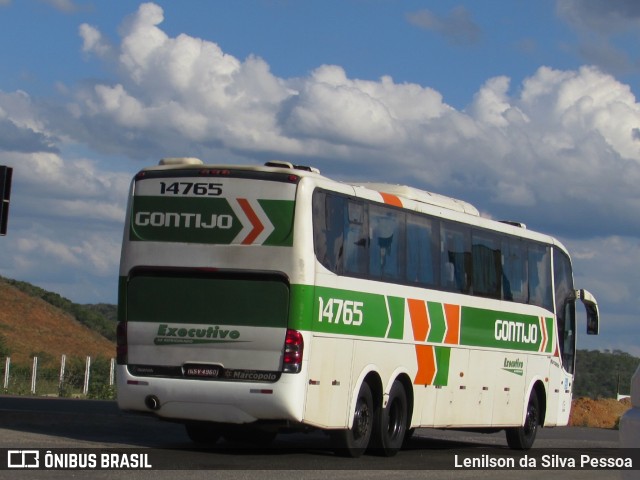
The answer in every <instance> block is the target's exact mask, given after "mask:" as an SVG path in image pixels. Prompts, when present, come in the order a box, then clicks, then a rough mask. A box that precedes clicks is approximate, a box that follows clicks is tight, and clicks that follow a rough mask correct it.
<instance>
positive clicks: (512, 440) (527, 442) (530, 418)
mask: <svg viewBox="0 0 640 480" xmlns="http://www.w3.org/2000/svg"><path fill="white" fill-rule="evenodd" d="M539 425H540V407H539V402H538V395H537V394H536V392H535V390H534V391H533V392H531V397H529V404H528V405H527V414H526V416H525V419H524V425H522V426H521V427H514V428H507V430H506V433H507V445H509V448H512V449H514V450H529V449H530V448H531V447H532V446H533V442H534V441H535V439H536V435H537V433H538V427H539Z"/></svg>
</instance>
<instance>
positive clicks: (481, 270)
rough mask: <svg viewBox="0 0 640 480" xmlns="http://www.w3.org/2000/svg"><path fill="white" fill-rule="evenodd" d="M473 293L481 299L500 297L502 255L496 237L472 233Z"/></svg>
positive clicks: (498, 240)
mask: <svg viewBox="0 0 640 480" xmlns="http://www.w3.org/2000/svg"><path fill="white" fill-rule="evenodd" d="M471 255H472V259H473V265H472V271H473V283H472V284H473V293H474V294H475V295H479V296H481V297H489V298H497V299H499V298H501V297H502V258H501V257H502V254H501V250H500V239H499V238H498V236H497V235H491V234H490V233H486V232H481V231H478V230H474V231H472V244H471Z"/></svg>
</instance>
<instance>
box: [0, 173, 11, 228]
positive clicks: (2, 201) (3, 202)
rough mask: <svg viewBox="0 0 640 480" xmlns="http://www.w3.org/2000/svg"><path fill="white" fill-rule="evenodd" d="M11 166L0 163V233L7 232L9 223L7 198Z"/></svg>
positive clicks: (9, 194) (9, 195) (9, 188)
mask: <svg viewBox="0 0 640 480" xmlns="http://www.w3.org/2000/svg"><path fill="white" fill-rule="evenodd" d="M12 176H13V168H11V167H5V166H4V165H0V235H6V234H7V225H8V223H9V198H10V197H11V177H12Z"/></svg>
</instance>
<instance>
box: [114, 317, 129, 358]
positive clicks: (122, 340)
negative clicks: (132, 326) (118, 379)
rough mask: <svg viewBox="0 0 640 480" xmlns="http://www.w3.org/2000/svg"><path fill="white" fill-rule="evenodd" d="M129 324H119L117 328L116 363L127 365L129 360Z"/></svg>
mask: <svg viewBox="0 0 640 480" xmlns="http://www.w3.org/2000/svg"><path fill="white" fill-rule="evenodd" d="M128 353H129V352H128V347H127V322H118V326H117V327H116V362H117V363H118V365H126V364H127V360H128V356H129V355H128Z"/></svg>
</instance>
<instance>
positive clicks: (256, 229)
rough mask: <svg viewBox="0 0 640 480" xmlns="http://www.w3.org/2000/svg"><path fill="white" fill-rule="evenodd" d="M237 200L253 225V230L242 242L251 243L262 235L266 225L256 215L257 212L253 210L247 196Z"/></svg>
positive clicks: (244, 243)
mask: <svg viewBox="0 0 640 480" xmlns="http://www.w3.org/2000/svg"><path fill="white" fill-rule="evenodd" d="M237 200H238V204H239V205H240V208H242V211H243V212H244V214H245V215H246V216H247V218H248V219H249V221H250V222H251V226H252V227H253V230H251V231H250V232H249V235H247V236H246V237H245V239H244V240H242V244H243V245H251V244H252V243H253V242H254V241H255V239H256V238H258V235H260V234H261V233H262V231H263V230H264V225H263V224H262V222H261V221H260V219H259V218H258V216H257V215H256V212H255V211H254V210H253V208H251V204H250V203H249V201H248V200H247V199H246V198H238V199H237Z"/></svg>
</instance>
